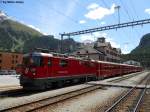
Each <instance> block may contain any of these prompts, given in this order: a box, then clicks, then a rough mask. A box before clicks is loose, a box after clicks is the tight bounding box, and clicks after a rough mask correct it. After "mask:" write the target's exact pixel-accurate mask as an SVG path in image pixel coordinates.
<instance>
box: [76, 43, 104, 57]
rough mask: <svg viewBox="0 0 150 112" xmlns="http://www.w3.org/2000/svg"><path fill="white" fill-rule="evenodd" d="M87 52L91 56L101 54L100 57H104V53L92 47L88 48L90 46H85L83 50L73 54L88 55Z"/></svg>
mask: <svg viewBox="0 0 150 112" xmlns="http://www.w3.org/2000/svg"><path fill="white" fill-rule="evenodd" d="M87 52H88V53H89V54H100V55H104V53H102V52H100V51H98V50H96V49H94V48H93V47H91V46H88V45H85V46H84V47H82V48H81V49H79V50H77V51H75V52H74V53H73V54H77V53H79V54H87Z"/></svg>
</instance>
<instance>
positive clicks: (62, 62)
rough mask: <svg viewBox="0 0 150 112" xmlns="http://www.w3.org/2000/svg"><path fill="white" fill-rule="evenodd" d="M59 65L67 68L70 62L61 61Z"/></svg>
mask: <svg viewBox="0 0 150 112" xmlns="http://www.w3.org/2000/svg"><path fill="white" fill-rule="evenodd" d="M59 65H60V66H61V67H66V66H68V61H67V60H60V63H59Z"/></svg>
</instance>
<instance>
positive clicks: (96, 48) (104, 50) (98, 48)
mask: <svg viewBox="0 0 150 112" xmlns="http://www.w3.org/2000/svg"><path fill="white" fill-rule="evenodd" d="M73 55H77V56H79V57H88V58H90V59H94V60H100V61H108V62H116V63H121V58H120V56H121V49H120V48H113V47H112V46H111V44H110V42H106V41H105V38H104V37H101V38H98V39H97V41H96V42H94V43H91V44H87V45H82V46H81V47H80V48H79V49H78V50H77V51H75V52H74V53H73Z"/></svg>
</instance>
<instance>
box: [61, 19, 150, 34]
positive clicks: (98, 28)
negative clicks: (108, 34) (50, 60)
mask: <svg viewBox="0 0 150 112" xmlns="http://www.w3.org/2000/svg"><path fill="white" fill-rule="evenodd" d="M149 23H150V19H144V20H139V21H132V22H126V23H121V24H114V25H109V26H103V27H97V28H92V29H87V30H81V31H77V32H71V33H63V34H61V36H74V35H81V34H87V33H93V32H98V31H105V30H111V29H118V28H123V27H129V26H132V27H133V26H137V25H143V24H149Z"/></svg>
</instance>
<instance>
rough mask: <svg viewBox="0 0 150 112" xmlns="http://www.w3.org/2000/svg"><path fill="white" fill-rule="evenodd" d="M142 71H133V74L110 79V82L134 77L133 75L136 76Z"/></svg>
mask: <svg viewBox="0 0 150 112" xmlns="http://www.w3.org/2000/svg"><path fill="white" fill-rule="evenodd" d="M141 73H142V72H138V73H133V74H132V75H127V76H123V77H120V78H117V79H113V80H110V81H108V82H114V83H117V82H120V81H123V80H125V79H130V78H132V77H135V75H140V74H141Z"/></svg>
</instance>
